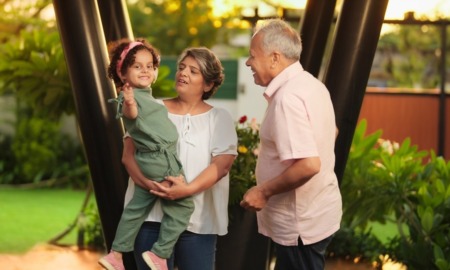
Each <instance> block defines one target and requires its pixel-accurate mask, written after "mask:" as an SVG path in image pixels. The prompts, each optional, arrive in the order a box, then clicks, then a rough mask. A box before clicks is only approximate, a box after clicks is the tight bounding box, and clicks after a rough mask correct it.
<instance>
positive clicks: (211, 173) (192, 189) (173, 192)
mask: <svg viewBox="0 0 450 270" xmlns="http://www.w3.org/2000/svg"><path fill="white" fill-rule="evenodd" d="M235 158H236V156H235V155H230V154H224V155H218V156H215V157H213V158H212V160H211V163H210V164H209V166H208V167H206V168H205V169H204V170H203V171H202V172H201V173H200V174H199V175H198V176H197V177H196V178H195V179H194V180H192V182H190V183H189V184H187V183H186V182H185V181H184V178H183V177H182V176H180V177H174V176H169V177H167V178H166V179H167V180H168V181H170V182H172V186H171V187H170V188H165V187H163V186H162V185H160V184H158V183H155V185H157V186H158V187H159V189H160V191H156V190H151V193H153V194H155V195H157V196H160V197H162V198H165V199H169V200H176V199H180V198H185V197H188V196H192V195H195V194H197V193H200V192H202V191H204V190H207V189H208V188H210V187H211V186H213V185H214V184H215V183H217V182H218V181H219V180H220V179H222V178H223V177H224V176H225V175H226V174H227V173H228V172H229V171H230V169H231V165H233V161H234V159H235Z"/></svg>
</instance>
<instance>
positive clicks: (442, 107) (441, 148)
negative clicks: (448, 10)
mask: <svg viewBox="0 0 450 270" xmlns="http://www.w3.org/2000/svg"><path fill="white" fill-rule="evenodd" d="M439 26H440V27H441V29H440V30H441V63H440V70H441V89H440V93H439V122H438V123H439V127H438V155H439V156H443V157H445V149H446V145H445V137H446V136H445V133H446V123H447V120H446V115H445V111H446V93H445V83H446V80H447V78H446V73H447V71H446V68H445V63H446V59H447V52H446V51H447V49H446V48H447V26H448V24H447V23H446V22H445V21H442V24H440V25H439ZM447 158H449V157H447Z"/></svg>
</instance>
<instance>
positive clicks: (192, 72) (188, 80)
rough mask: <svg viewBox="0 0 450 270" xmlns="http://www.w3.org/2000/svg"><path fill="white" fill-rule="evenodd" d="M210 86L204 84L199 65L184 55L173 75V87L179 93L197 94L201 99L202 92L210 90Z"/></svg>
mask: <svg viewBox="0 0 450 270" xmlns="http://www.w3.org/2000/svg"><path fill="white" fill-rule="evenodd" d="M211 86H212V84H211V85H210V86H208V85H206V83H205V80H204V78H203V74H202V73H201V71H200V66H199V64H198V63H197V61H196V60H195V59H194V58H193V57H191V56H187V57H185V58H184V59H183V60H182V61H181V62H180V64H179V65H178V70H177V73H176V75H175V88H176V90H177V93H178V94H179V95H186V94H187V95H191V96H197V97H199V98H200V99H201V97H202V95H203V92H205V91H210V90H211Z"/></svg>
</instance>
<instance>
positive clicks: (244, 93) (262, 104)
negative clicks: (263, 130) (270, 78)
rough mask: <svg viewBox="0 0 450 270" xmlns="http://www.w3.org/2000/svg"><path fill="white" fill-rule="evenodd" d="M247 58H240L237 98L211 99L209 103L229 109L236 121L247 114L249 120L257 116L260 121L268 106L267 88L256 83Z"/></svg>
mask: <svg viewBox="0 0 450 270" xmlns="http://www.w3.org/2000/svg"><path fill="white" fill-rule="evenodd" d="M246 60H247V58H240V59H239V60H238V83H237V85H238V89H237V100H226V99H211V100H210V101H209V103H210V104H212V105H213V106H216V107H221V108H225V109H227V110H228V111H229V112H230V114H231V116H232V117H233V119H235V120H236V121H238V120H239V118H240V117H241V116H244V115H245V116H247V118H248V119H249V120H250V119H252V118H256V121H257V122H259V123H260V122H261V121H262V119H263V117H264V112H265V110H266V106H267V102H266V100H265V99H264V97H263V92H264V89H265V88H264V87H261V86H258V85H255V83H254V80H253V74H252V71H251V70H250V68H249V67H247V66H246V65H245V61H246ZM219 91H220V90H219Z"/></svg>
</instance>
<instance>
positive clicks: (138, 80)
mask: <svg viewBox="0 0 450 270" xmlns="http://www.w3.org/2000/svg"><path fill="white" fill-rule="evenodd" d="M154 80H155V69H154V67H153V56H152V54H151V53H150V52H149V51H147V50H139V51H137V52H136V54H135V60H134V63H133V64H132V65H131V66H129V67H128V68H127V71H126V74H125V75H123V76H122V81H123V82H124V83H125V82H127V83H128V84H129V85H130V86H131V87H133V88H147V87H149V86H150V85H151V84H152V83H153V81H154Z"/></svg>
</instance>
